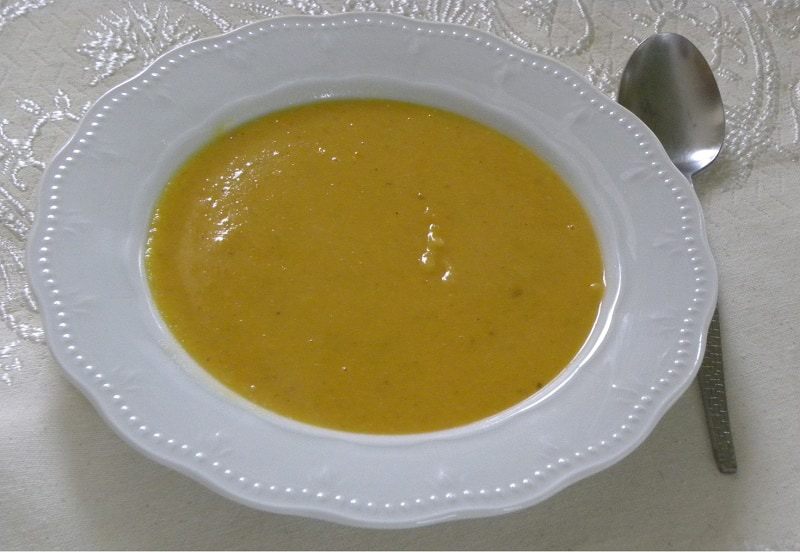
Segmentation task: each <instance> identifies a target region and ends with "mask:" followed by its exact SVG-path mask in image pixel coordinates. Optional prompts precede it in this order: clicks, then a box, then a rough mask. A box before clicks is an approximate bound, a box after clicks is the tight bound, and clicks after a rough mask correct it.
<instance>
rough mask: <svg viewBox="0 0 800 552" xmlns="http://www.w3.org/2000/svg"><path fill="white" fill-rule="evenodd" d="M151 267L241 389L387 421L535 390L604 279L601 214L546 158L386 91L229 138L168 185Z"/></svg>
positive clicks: (197, 349) (358, 418)
mask: <svg viewBox="0 0 800 552" xmlns="http://www.w3.org/2000/svg"><path fill="white" fill-rule="evenodd" d="M146 268H147V274H148V278H149V282H150V287H151V291H152V295H153V297H154V300H155V303H156V305H157V307H158V309H159V311H160V313H161V315H162V317H163V319H164V321H165V322H166V324H167V326H168V327H169V328H170V330H171V331H172V332H173V334H174V336H175V337H176V338H177V340H178V341H179V342H180V343H181V344H182V345H183V347H184V348H185V349H186V351H188V353H189V354H190V355H191V356H192V357H193V358H194V359H195V360H196V361H197V363H198V364H199V365H201V366H202V367H203V368H205V370H207V371H208V372H209V373H210V374H212V375H213V376H214V377H215V378H217V379H218V380H219V381H221V382H222V383H224V384H225V385H226V386H228V387H229V388H231V389H232V390H234V391H235V392H237V393H239V394H240V395H242V396H244V397H246V398H247V399H249V400H250V401H252V402H254V403H256V404H259V405H261V406H263V407H265V408H267V409H269V410H272V411H274V412H277V413H279V414H282V415H284V416H287V417H290V418H293V419H296V420H300V421H303V422H307V423H309V424H314V425H317V426H323V427H327V428H333V429H338V430H345V431H351V432H363V433H380V434H402V433H417V432H427V431H433V430H440V429H445V428H451V427H455V426H459V425H463V424H466V423H469V422H473V421H476V420H479V419H482V418H485V417H487V416H491V415H493V414H497V413H499V412H500V411H502V410H504V409H506V408H509V407H511V406H513V405H514V404H517V403H519V402H520V401H522V400H524V399H526V398H527V397H529V396H531V395H532V394H533V393H535V392H536V390H537V389H540V388H541V387H542V386H543V385H544V384H546V383H547V382H549V381H550V380H552V379H553V378H554V377H555V376H556V375H557V374H558V373H559V372H560V371H561V370H563V369H564V367H565V366H566V365H567V364H568V363H569V362H570V360H571V359H572V358H573V357H574V356H575V354H576V353H577V351H578V350H579V349H580V347H581V346H582V344H583V343H584V341H585V340H586V338H587V336H588V334H589V332H590V331H591V328H592V326H593V324H594V322H595V319H596V317H597V312H598V306H599V304H600V300H601V298H602V295H603V292H604V284H603V265H602V260H601V256H600V251H599V247H598V243H597V239H596V237H595V234H594V231H593V228H592V225H591V223H590V221H589V218H588V216H587V214H586V213H585V212H584V210H583V208H582V207H581V205H580V203H579V202H578V200H577V199H576V197H575V196H574V195H573V194H572V192H571V191H570V190H569V188H568V187H567V186H566V185H565V184H564V182H563V181H562V180H561V178H560V177H559V175H558V174H556V172H555V171H554V170H553V169H552V168H551V167H550V166H549V165H548V164H547V163H546V162H545V161H543V160H542V159H541V158H539V157H538V156H537V155H536V154H535V153H533V152H532V151H530V150H529V149H527V148H526V147H524V146H522V145H521V144H519V143H517V142H515V141H514V140H512V139H510V138H508V137H506V136H504V135H503V134H501V133H499V132H497V131H496V130H493V129H491V128H488V127H486V126H484V125H482V124H480V123H477V122H475V121H473V120H470V119H467V118H465V117H462V116H460V115H456V114H453V113H449V112H446V111H441V110H438V109H434V108H430V107H424V106H420V105H415V104H408V103H402V102H395V101H382V100H346V101H328V102H320V103H315V104H308V105H303V106H300V107H295V108H291V109H287V110H285V111H281V112H276V113H272V114H269V115H266V116H264V117H262V118H259V119H257V120H253V121H251V122H249V123H247V124H244V125H243V126H241V127H239V128H236V129H235V130H233V131H231V132H229V133H227V134H225V135H222V136H219V137H218V138H216V139H214V140H213V141H212V142H211V143H209V144H208V145H207V146H205V147H204V148H203V149H202V150H201V151H199V152H198V153H196V154H195V155H194V156H193V157H191V158H190V159H189V160H188V161H187V162H186V163H185V165H183V167H182V168H181V169H180V170H179V171H178V172H177V173H176V174H175V175H174V177H173V178H172V180H171V181H170V182H169V184H168V185H167V186H166V188H165V190H164V192H163V195H162V197H161V198H160V200H159V201H158V203H157V205H156V210H155V213H154V215H153V219H152V225H151V228H150V236H149V242H148V248H147V253H146Z"/></svg>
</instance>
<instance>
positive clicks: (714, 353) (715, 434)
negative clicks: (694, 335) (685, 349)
mask: <svg viewBox="0 0 800 552" xmlns="http://www.w3.org/2000/svg"><path fill="white" fill-rule="evenodd" d="M697 381H698V383H699V384H700V393H701V396H702V397H703V408H704V409H705V411H706V422H707V423H708V432H709V435H710V437H711V450H712V451H713V452H714V460H715V461H716V462H717V468H719V471H720V472H722V473H736V452H735V451H734V450H733V435H732V434H731V420H730V415H729V413H728V400H727V397H726V395H725V375H724V373H723V370H722V337H721V335H720V329H719V308H715V309H714V316H713V318H711V325H710V326H709V328H708V341H707V343H706V354H705V356H704V357H703V363H702V364H701V365H700V372H699V373H698V375H697Z"/></svg>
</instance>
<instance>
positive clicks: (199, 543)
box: [0, 0, 800, 549]
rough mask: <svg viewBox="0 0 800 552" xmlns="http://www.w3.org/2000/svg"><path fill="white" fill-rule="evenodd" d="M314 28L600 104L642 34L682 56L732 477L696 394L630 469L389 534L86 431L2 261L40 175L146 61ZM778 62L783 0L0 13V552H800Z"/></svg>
mask: <svg viewBox="0 0 800 552" xmlns="http://www.w3.org/2000/svg"><path fill="white" fill-rule="evenodd" d="M326 10H327V11H330V12H337V11H342V10H345V11H352V10H389V11H394V12H398V13H405V14H407V15H412V16H414V17H420V18H425V19H435V20H443V21H453V22H459V23H463V24H468V25H475V26H478V27H481V28H484V29H487V30H490V31H492V32H495V33H497V34H499V35H500V36H503V37H505V38H509V39H513V40H515V41H517V42H518V43H520V44H522V45H524V46H526V47H529V48H532V49H535V50H536V51H539V52H542V53H546V54H549V55H553V56H556V57H559V58H560V59H562V60H563V61H564V62H565V63H567V64H569V65H571V66H572V67H574V68H575V69H577V70H578V71H580V72H582V73H584V74H585V75H587V77H589V78H590V79H591V80H592V81H593V82H594V83H595V84H596V85H597V86H599V87H600V88H601V89H603V90H604V91H606V92H608V93H609V94H612V95H613V91H614V90H615V88H616V86H617V83H618V82H619V76H620V71H621V69H622V67H623V66H624V63H625V61H626V59H627V57H628V55H629V54H630V53H631V51H632V50H633V48H634V47H635V45H636V44H637V43H638V42H639V41H641V40H642V39H644V38H646V37H647V36H648V35H650V34H651V33H653V32H658V31H662V30H666V31H678V32H681V33H683V34H686V35H687V36H689V37H690V38H691V39H692V40H694V41H695V42H696V44H697V45H698V46H699V47H700V49H701V50H702V51H703V52H704V54H705V55H706V57H707V58H708V59H709V60H710V62H711V65H712V66H713V68H714V70H715V72H716V74H717V76H718V77H719V80H720V88H721V90H722V92H723V96H724V99H725V103H726V112H727V118H728V135H727V140H728V142H727V147H726V150H725V152H724V154H723V156H722V158H721V159H720V160H719V162H718V163H717V165H716V166H715V167H714V168H713V169H711V170H710V171H709V172H708V173H707V174H704V175H703V176H702V177H701V178H699V179H698V181H697V185H698V193H699V195H700V198H701V201H702V203H703V206H704V209H705V212H706V219H707V222H708V227H709V235H710V236H709V237H710V240H711V244H712V247H713V248H714V250H715V253H716V257H717V261H718V265H719V270H720V274H721V287H720V304H721V309H722V324H723V338H724V340H725V343H724V352H725V357H726V370H727V378H728V380H727V381H728V391H729V404H730V407H731V410H732V416H733V430H734V434H735V439H736V447H737V453H738V459H739V465H740V472H739V474H738V475H736V476H723V475H720V474H719V473H717V471H716V468H715V467H714V465H713V461H712V459H711V453H710V449H709V445H708V440H707V436H706V429H705V425H704V420H703V414H702V410H701V407H700V402H699V393H698V391H697V389H696V387H692V388H691V389H690V390H689V392H688V393H687V394H686V395H685V396H684V397H683V398H682V399H681V400H680V401H679V402H678V403H677V404H676V405H675V406H674V408H673V409H672V410H671V411H670V412H669V413H668V414H667V415H666V417H665V418H664V419H663V421H662V422H661V423H660V424H659V426H658V427H657V428H656V430H655V432H654V433H653V434H652V436H651V437H650V438H649V439H648V440H647V441H646V442H645V443H644V444H643V445H642V446H641V447H640V448H639V449H638V450H637V451H636V452H634V453H633V454H632V455H631V456H629V457H628V458H626V459H625V460H623V461H622V462H620V463H619V464H617V465H615V466H614V467H612V468H611V469H609V470H606V471H605V472H602V473H600V474H598V475H595V476H593V477H591V478H589V479H587V480H584V481H582V482H580V483H578V484H576V485H574V486H572V487H570V488H569V489H567V490H566V491H564V492H562V493H560V494H558V495H557V496H555V497H553V498H552V499H550V500H548V501H546V502H544V503H543V504H541V505H539V506H536V507H534V508H530V509H527V510H524V511H521V512H517V513H513V514H509V515H505V516H501V517H496V518H490V519H484V520H473V521H463V522H456V523H449V524H445V525H439V526H434V527H428V528H423V529H416V530H403V531H371V530H361V529H352V528H347V527H341V526H337V525H332V524H329V523H324V522H318V521H311V520H305V519H300V518H293V517H285V516H278V515H272V514H266V513H263V512H258V511H254V510H250V509H248V508H245V507H243V506H239V505H237V504H234V503H232V502H230V501H228V500H226V499H224V498H221V497H219V496H217V495H215V494H214V493H212V492H211V491H208V490H206V489H205V488H204V487H202V486H200V485H199V484H197V483H194V482H193V481H191V480H189V479H188V478H186V477H183V476H181V475H178V474H177V473H174V472H172V471H171V470H168V469H166V468H163V467H161V466H159V465H156V464H154V463H153V462H151V461H149V460H147V459H145V458H144V457H142V456H140V455H139V454H138V453H136V452H134V451H133V450H132V449H131V448H129V447H128V446H127V445H125V444H124V443H123V442H122V441H121V440H120V439H119V438H117V437H116V435H114V434H113V432H112V431H111V430H110V429H108V427H106V426H105V424H104V423H103V422H102V421H101V420H100V418H99V417H98V416H97V414H96V413H95V412H94V410H93V409H92V407H91V406H90V405H89V404H88V403H87V401H86V400H84V399H83V397H82V396H81V395H80V394H79V393H78V392H77V391H76V390H75V389H74V388H73V387H72V386H71V385H70V384H69V383H68V382H67V381H66V379H65V378H64V376H62V374H61V371H60V368H59V367H58V366H57V365H56V364H55V363H54V361H53V360H52V358H51V357H50V355H49V353H48V350H47V348H46V345H45V344H44V342H45V339H44V336H43V335H42V332H41V329H40V327H39V324H40V322H39V319H38V315H37V313H36V310H35V305H34V304H33V303H32V302H31V300H30V298H29V291H28V289H27V277H26V275H25V271H24V265H23V262H22V261H23V259H22V257H21V255H22V252H23V251H24V247H25V236H26V234H27V232H28V229H29V227H30V223H31V221H32V220H33V216H34V213H33V212H32V209H33V204H34V201H35V198H36V194H37V187H38V180H39V178H40V177H41V172H42V169H43V167H44V165H45V164H46V163H47V161H48V160H49V159H50V157H51V156H52V155H53V153H54V152H55V150H56V149H57V148H58V146H59V145H60V144H61V143H63V141H64V140H65V139H66V138H67V137H68V136H69V134H70V132H72V130H73V129H74V128H75V125H76V121H77V120H78V119H79V118H80V115H81V113H82V110H83V108H84V107H83V106H84V105H86V104H87V103H88V102H91V101H93V100H94V99H96V98H97V97H99V96H100V95H101V94H102V93H103V92H105V91H106V90H108V89H109V88H110V87H111V86H113V85H115V84H118V83H120V82H122V81H123V80H125V79H126V78H127V77H129V76H131V75H133V74H134V73H136V72H137V71H139V70H140V69H141V68H142V67H143V66H144V65H146V64H147V62H148V61H149V60H151V59H153V58H154V57H155V56H157V55H158V54H160V53H162V52H163V51H165V50H166V49H168V48H170V47H172V46H174V45H177V44H179V43H183V42H185V41H188V40H192V39H194V38H198V37H201V36H208V35H212V34H216V33H219V32H221V31H225V30H228V29H231V28H233V27H235V26H237V25H239V24H241V23H242V22H243V21H246V20H253V19H257V18H260V17H267V16H273V15H277V14H297V13H307V14H317V13H322V12H324V11H326ZM309 47H313V45H309ZM799 48H800V2H799V1H797V0H784V1H779V0H751V1H749V2H748V1H745V0H709V1H707V2H701V1H690V0H614V1H607V2H606V1H600V0H595V1H594V2H592V1H591V0H478V1H469V0H420V1H417V0H374V1H373V0H333V1H327V0H325V1H324V2H323V1H321V2H319V3H317V2H316V1H315V0H263V1H254V2H231V1H221V0H220V1H217V0H205V1H198V0H168V1H157V0H134V1H131V2H122V1H110V0H109V1H98V2H94V1H88V0H0V320H1V321H2V323H0V548H267V549H270V548H334V549H335V548H357V549H360V548H423V549H424V548H445V549H447V548H467V549H475V548H478V549H484V548H494V549H503V548H511V549H519V548H623V549H641V548H655V549H676V548H677V549H686V548H688V549H695V548H703V549H706V548H711V549H715V548H746V549H776V548H778V549H781V548H789V549H797V548H800V406H798V397H800V377H799V376H800V374H799V372H800V370H799V369H798V360H799V357H800V355H798V341H800V330H798V325H800V300H798V297H800V293H798V286H800V273H799V272H798V269H800V221H798V216H797V213H798V212H800V207H798V204H800V169H799V168H798V161H799V160H800V112H799V110H800V56H798V54H797V52H798V51H799V50H798V49H799Z"/></svg>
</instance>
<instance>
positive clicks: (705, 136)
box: [619, 33, 725, 176]
mask: <svg viewBox="0 0 800 552" xmlns="http://www.w3.org/2000/svg"><path fill="white" fill-rule="evenodd" d="M619 103H621V104H622V105H624V106H625V107H627V108H628V109H630V110H631V111H633V112H634V113H635V114H636V115H637V116H638V117H639V118H640V119H641V120H642V121H643V122H644V123H645V124H646V125H647V126H648V127H650V129H651V130H652V131H653V132H654V133H655V135H656V136H658V139H659V140H660V141H661V143H662V144H663V146H664V149H666V151H667V154H668V155H669V157H670V159H672V162H673V163H674V164H675V166H676V167H678V169H679V170H680V171H681V172H682V173H683V174H685V175H687V176H691V175H694V174H697V173H698V172H700V171H701V170H703V169H704V168H706V167H707V166H708V165H710V164H711V163H712V162H713V161H714V159H716V157H717V155H718V154H719V152H720V150H721V149H722V143H723V140H724V137H725V112H724V110H723V106H722V98H721V96H720V92H719V88H718V87H717V82H716V80H715V79H714V74H713V73H712V71H711V68H710V67H709V66H708V63H707V62H706V60H705V58H704V57H703V54H701V53H700V51H699V50H698V49H697V48H696V47H695V45H694V44H692V43H691V42H690V41H689V40H688V39H687V38H685V37H683V36H681V35H679V34H674V33H661V34H657V35H653V36H651V37H650V38H648V39H647V40H645V41H644V42H643V43H642V44H641V45H640V46H639V47H638V48H637V49H636V51H635V52H634V53H633V55H632V56H631V58H630V60H629V61H628V65H627V66H626V67H625V70H624V71H623V73H622V80H621V82H620V88H619Z"/></svg>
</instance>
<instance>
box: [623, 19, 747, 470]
mask: <svg viewBox="0 0 800 552" xmlns="http://www.w3.org/2000/svg"><path fill="white" fill-rule="evenodd" d="M618 101H619V103H620V104H622V105H623V106H624V107H626V108H628V109H629V110H631V111H632V112H633V113H634V114H635V115H636V116H637V117H639V118H640V119H641V120H642V121H643V122H644V123H645V124H646V125H647V126H648V127H650V129H651V130H652V131H653V132H654V133H655V135H656V136H657V137H658V139H659V140H660V141H661V143H662V144H663V145H664V149H665V150H666V151H667V154H668V155H669V157H670V159H672V162H673V163H674V164H675V166H676V167H678V169H679V170H680V171H681V172H682V173H683V175H684V176H685V177H686V178H687V180H689V182H692V177H693V176H694V175H696V174H697V173H699V172H700V171H702V170H703V169H705V168H706V167H708V166H709V165H710V164H711V163H712V162H713V161H714V159H716V157H717V155H718V154H719V151H720V149H722V143H723V140H724V137H725V112H724V111H723V108H722V98H721V96H720V93H719V88H718V87H717V82H716V80H714V74H713V73H712V71H711V68H710V67H709V66H708V63H707V62H706V60H705V59H704V58H703V55H702V54H701V53H700V51H699V50H698V49H697V48H696V47H695V45H694V44H692V43H691V42H690V41H689V40H688V39H687V38H685V37H683V36H681V35H678V34H674V33H661V34H656V35H653V36H651V37H650V38H648V39H647V40H645V41H644V42H642V43H641V44H640V45H639V47H638V48H636V51H635V52H633V55H632V56H631V58H630V60H628V64H627V65H626V66H625V69H624V70H623V72H622V81H621V82H620V85H619V98H618ZM697 377H698V381H699V383H700V390H701V395H702V397H703V407H704V409H705V413H706V421H707V422H708V430H709V433H710V436H711V448H712V450H713V452H714V459H715V460H716V462H717V467H718V468H719V471H721V472H722V473H736V454H735V452H734V449H733V438H732V435H731V427H730V418H729V415H728V405H727V399H726V395H725V378H724V375H723V369H722V344H721V339H720V328H719V310H718V309H715V310H714V317H713V318H712V320H711V325H710V327H709V329H708V341H707V343H706V354H705V357H704V358H703V363H702V365H701V366H700V372H699V373H698V376H697Z"/></svg>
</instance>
